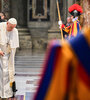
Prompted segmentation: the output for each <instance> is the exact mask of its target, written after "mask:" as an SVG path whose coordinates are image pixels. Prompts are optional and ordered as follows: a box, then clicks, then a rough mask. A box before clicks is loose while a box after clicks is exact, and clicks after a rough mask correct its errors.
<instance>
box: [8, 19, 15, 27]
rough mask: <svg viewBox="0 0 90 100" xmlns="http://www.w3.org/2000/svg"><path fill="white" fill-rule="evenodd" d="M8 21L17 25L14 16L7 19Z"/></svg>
mask: <svg viewBox="0 0 90 100" xmlns="http://www.w3.org/2000/svg"><path fill="white" fill-rule="evenodd" d="M8 22H9V23H11V24H16V25H17V20H16V19H15V18H10V19H9V20H8Z"/></svg>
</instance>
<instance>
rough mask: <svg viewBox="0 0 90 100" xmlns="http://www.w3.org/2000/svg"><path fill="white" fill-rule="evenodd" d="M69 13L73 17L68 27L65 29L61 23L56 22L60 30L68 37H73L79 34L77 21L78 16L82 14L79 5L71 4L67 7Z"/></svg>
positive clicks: (79, 28) (79, 27)
mask: <svg viewBox="0 0 90 100" xmlns="http://www.w3.org/2000/svg"><path fill="white" fill-rule="evenodd" d="M68 10H69V13H70V14H71V15H72V16H73V19H72V22H73V23H72V24H71V25H70V26H68V27H65V26H64V25H63V24H62V22H60V21H59V22H58V24H59V25H61V28H62V29H63V30H64V31H65V32H67V33H68V34H69V37H75V36H76V35H78V34H79V32H80V30H81V26H80V22H79V20H78V16H80V15H81V14H82V13H83V10H82V8H81V6H80V5H78V4H73V5H72V6H70V7H69V9H68Z"/></svg>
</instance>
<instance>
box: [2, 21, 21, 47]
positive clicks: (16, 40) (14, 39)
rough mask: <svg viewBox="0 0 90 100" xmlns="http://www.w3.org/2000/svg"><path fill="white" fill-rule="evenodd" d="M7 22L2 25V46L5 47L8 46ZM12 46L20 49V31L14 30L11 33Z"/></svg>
mask: <svg viewBox="0 0 90 100" xmlns="http://www.w3.org/2000/svg"><path fill="white" fill-rule="evenodd" d="M6 26H7V23H6V22H2V23H0V44H1V45H5V44H6V42H7V41H6ZM10 37H11V38H10V46H11V48H17V47H19V37H18V30H17V29H16V28H14V29H13V30H12V31H11V36H10Z"/></svg>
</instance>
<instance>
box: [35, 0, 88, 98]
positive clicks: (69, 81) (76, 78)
mask: <svg viewBox="0 0 90 100" xmlns="http://www.w3.org/2000/svg"><path fill="white" fill-rule="evenodd" d="M84 3H85V4H87V7H86V8H85V10H86V9H89V8H88V7H89V6H90V0H84ZM89 11H90V10H89ZM89 11H88V13H87V12H84V13H85V16H84V18H85V20H84V22H85V24H84V28H83V30H82V32H80V34H78V35H77V36H76V37H73V38H71V39H70V40H69V41H68V42H67V41H65V42H63V43H62V44H60V43H61V42H60V41H59V40H54V41H52V42H51V43H50V45H49V47H48V51H47V53H46V54H47V55H46V56H47V57H46V60H45V64H44V71H43V76H42V78H41V81H40V85H39V88H38V90H37V93H36V95H35V97H34V100H90V23H89V22H90V19H89V18H90V16H89V17H86V16H87V15H90V13H89ZM86 14H87V15H86ZM88 21H89V22H88Z"/></svg>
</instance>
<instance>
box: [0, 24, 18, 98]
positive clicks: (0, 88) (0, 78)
mask: <svg viewBox="0 0 90 100" xmlns="http://www.w3.org/2000/svg"><path fill="white" fill-rule="evenodd" d="M2 26H3V27H2ZM1 28H3V29H1ZM7 34H9V35H7ZM0 36H1V37H0V49H1V50H2V51H3V52H4V56H0V97H1V98H9V97H12V96H13V92H12V88H11V87H10V82H13V81H15V79H14V73H15V67H14V57H15V51H16V48H17V47H19V40H18V31H17V29H16V28H15V29H13V31H11V32H7V31H6V23H2V24H0ZM3 36H4V39H3Z"/></svg>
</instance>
